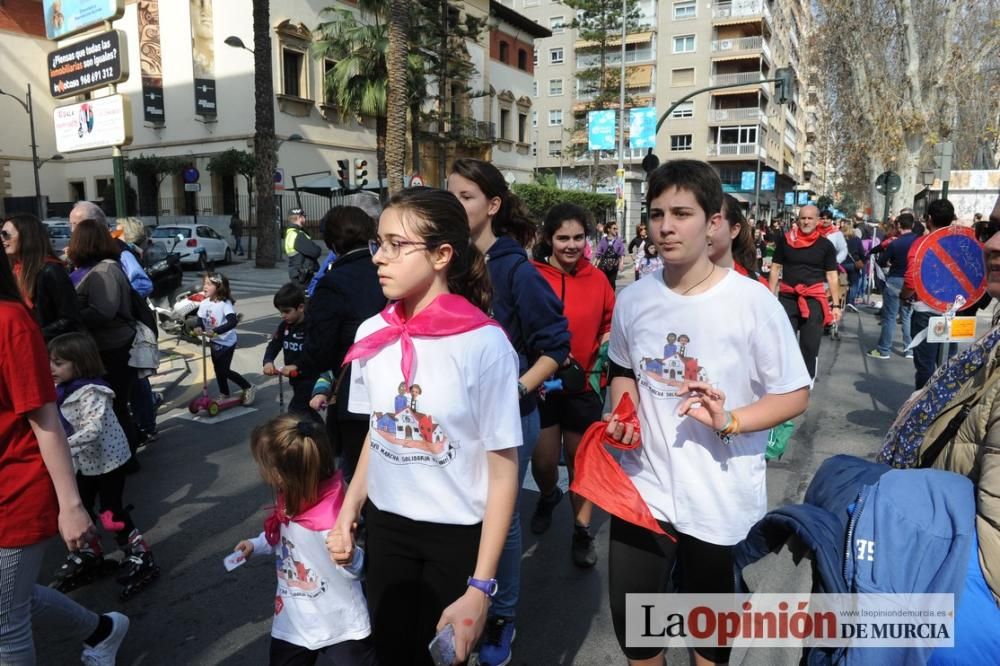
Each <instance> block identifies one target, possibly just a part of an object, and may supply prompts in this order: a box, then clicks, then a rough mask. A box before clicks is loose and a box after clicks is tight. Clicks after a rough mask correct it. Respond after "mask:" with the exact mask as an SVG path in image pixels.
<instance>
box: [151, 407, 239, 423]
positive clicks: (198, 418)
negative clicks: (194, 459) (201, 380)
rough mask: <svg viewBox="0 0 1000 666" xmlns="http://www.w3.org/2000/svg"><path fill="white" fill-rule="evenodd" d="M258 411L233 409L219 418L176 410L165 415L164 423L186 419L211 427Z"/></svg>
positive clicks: (220, 414) (221, 413) (185, 409)
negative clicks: (170, 420)
mask: <svg viewBox="0 0 1000 666" xmlns="http://www.w3.org/2000/svg"><path fill="white" fill-rule="evenodd" d="M256 411H257V409H256V408H254V407H244V406H240V407H231V408H229V409H227V410H225V411H223V412H219V414H218V416H209V415H207V414H203V413H198V414H192V413H191V412H190V411H189V410H188V409H187V408H184V409H175V410H173V411H171V412H168V413H167V414H165V415H164V417H163V419H162V420H163V421H166V420H169V419H184V420H185V421H194V422H195V423H207V424H209V425H215V424H217V423H222V422H223V421H229V420H231V419H236V418H239V417H241V416H247V415H248V414H253V413H254V412H256Z"/></svg>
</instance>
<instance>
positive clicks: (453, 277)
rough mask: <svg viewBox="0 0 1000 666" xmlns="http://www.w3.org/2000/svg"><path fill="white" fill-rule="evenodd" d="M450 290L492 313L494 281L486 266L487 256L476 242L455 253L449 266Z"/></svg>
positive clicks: (487, 312)
mask: <svg viewBox="0 0 1000 666" xmlns="http://www.w3.org/2000/svg"><path fill="white" fill-rule="evenodd" d="M461 254H464V257H463V256H460V255H461ZM448 291H450V292H451V293H453V294H459V295H460V296H464V297H465V298H466V300H468V301H469V302H470V303H472V304H473V305H475V306H476V307H477V308H479V309H480V310H482V311H483V312H485V313H486V314H490V309H491V307H492V301H493V283H492V282H491V281H490V273H489V271H488V270H487V268H486V257H485V256H484V255H483V253H482V252H480V251H479V248H477V247H476V245H475V244H474V243H469V245H468V247H467V248H466V249H465V251H464V252H462V253H458V252H456V253H455V258H454V259H453V260H452V262H451V264H450V265H449V266H448Z"/></svg>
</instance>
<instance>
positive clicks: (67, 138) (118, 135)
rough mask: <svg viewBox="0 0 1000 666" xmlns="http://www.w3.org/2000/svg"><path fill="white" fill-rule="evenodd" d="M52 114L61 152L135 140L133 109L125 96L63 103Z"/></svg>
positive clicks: (117, 144)
mask: <svg viewBox="0 0 1000 666" xmlns="http://www.w3.org/2000/svg"><path fill="white" fill-rule="evenodd" d="M52 114H53V120H54V123H55V134H56V150H57V151H59V152H60V153H72V152H74V151H77V150H92V149H94V148H110V147H111V146H124V145H127V144H129V143H132V109H131V106H130V105H129V100H128V98H127V97H125V96H124V95H109V96H108V97H98V98H97V99H92V100H88V101H86V102H80V103H79V104H69V105H67V106H60V107H57V108H56V109H55V110H54V111H53V112H52Z"/></svg>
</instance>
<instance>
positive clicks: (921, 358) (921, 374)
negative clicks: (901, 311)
mask: <svg viewBox="0 0 1000 666" xmlns="http://www.w3.org/2000/svg"><path fill="white" fill-rule="evenodd" d="M933 316H935V315H934V314H933V313H931V312H916V311H914V313H913V318H912V321H911V323H912V325H913V333H914V335H916V334H919V333H920V331H923V330H925V329H926V328H927V326H928V325H929V324H930V319H931V317H933ZM942 344H944V343H941V342H927V340H924V341H923V342H921V343H920V344H919V345H917V346H916V347H914V349H913V367H914V368H915V369H916V374H915V376H914V380H913V383H914V385H915V387H916V389H917V390H918V391H919V390H920V389H922V388H923V387H924V385H925V384H926V383H927V380H929V379H930V378H931V375H933V374H934V371H935V370H937V367H938V358H939V356H940V354H941V345H942ZM957 352H958V345H956V344H954V343H952V344H950V345H948V356H949V357H951V356H954V355H955V354H956V353H957Z"/></svg>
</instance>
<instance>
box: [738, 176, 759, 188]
mask: <svg viewBox="0 0 1000 666" xmlns="http://www.w3.org/2000/svg"><path fill="white" fill-rule="evenodd" d="M756 182H757V173H756V172H755V171H743V172H740V189H741V190H743V191H744V192H752V191H753V189H754V185H755V184H756Z"/></svg>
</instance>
